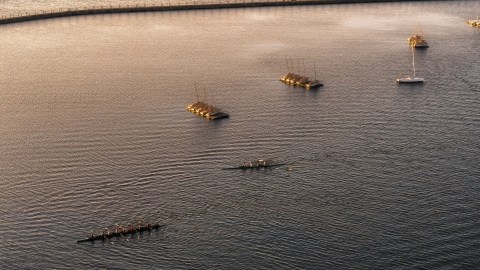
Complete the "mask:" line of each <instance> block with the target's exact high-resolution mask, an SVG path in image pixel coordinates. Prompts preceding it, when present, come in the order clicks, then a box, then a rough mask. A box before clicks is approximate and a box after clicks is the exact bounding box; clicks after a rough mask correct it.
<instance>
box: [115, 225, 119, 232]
mask: <svg viewBox="0 0 480 270" xmlns="http://www.w3.org/2000/svg"><path fill="white" fill-rule="evenodd" d="M115 233H116V234H118V233H119V229H118V225H117V224H115Z"/></svg>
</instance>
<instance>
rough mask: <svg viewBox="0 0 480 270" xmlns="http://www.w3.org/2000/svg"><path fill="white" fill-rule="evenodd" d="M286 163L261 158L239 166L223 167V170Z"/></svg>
mask: <svg viewBox="0 0 480 270" xmlns="http://www.w3.org/2000/svg"><path fill="white" fill-rule="evenodd" d="M282 165H285V164H284V163H273V161H272V160H266V159H259V160H256V161H254V162H244V163H242V165H240V166H237V167H229V168H222V170H239V169H243V170H245V169H259V168H268V167H276V166H282Z"/></svg>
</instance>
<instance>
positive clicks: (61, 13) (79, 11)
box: [0, 0, 436, 24]
mask: <svg viewBox="0 0 480 270" xmlns="http://www.w3.org/2000/svg"><path fill="white" fill-rule="evenodd" d="M415 1H436V0H225V1H222V0H213V1H203V0H198V1H196V0H194V1H190V2H188V1H187V2H174V3H170V2H163V3H161V4H156V5H151V4H150V5H147V4H143V5H141V4H136V5H126V6H121V5H119V6H94V7H83V8H67V9H52V10H42V11H35V12H22V13H18V14H9V15H2V16H0V24H9V23H18V22H26V21H34V20H43V19H51V18H60V17H69V16H82V15H94V14H112V13H129V12H149V11H180V10H199V9H226V8H249V7H271V6H293V5H321V4H354V3H382V2H415Z"/></svg>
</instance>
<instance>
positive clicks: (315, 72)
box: [313, 61, 317, 81]
mask: <svg viewBox="0 0 480 270" xmlns="http://www.w3.org/2000/svg"><path fill="white" fill-rule="evenodd" d="M313 73H314V74H315V77H314V79H313V80H314V81H316V80H317V67H316V66H315V61H313Z"/></svg>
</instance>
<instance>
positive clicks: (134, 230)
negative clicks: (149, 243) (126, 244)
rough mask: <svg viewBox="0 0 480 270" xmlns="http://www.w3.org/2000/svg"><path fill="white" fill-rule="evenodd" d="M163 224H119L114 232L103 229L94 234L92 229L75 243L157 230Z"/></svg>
mask: <svg viewBox="0 0 480 270" xmlns="http://www.w3.org/2000/svg"><path fill="white" fill-rule="evenodd" d="M163 226H165V224H162V225H160V224H158V223H155V224H154V225H150V224H146V225H145V226H141V224H140V223H139V225H138V226H137V227H134V226H130V227H129V228H122V229H120V228H119V226H118V225H117V226H116V229H115V232H111V231H109V230H108V229H107V230H106V232H105V230H103V231H102V233H101V234H99V235H94V234H93V231H92V233H91V234H90V236H89V237H88V238H86V239H81V240H78V241H77V243H82V242H93V241H95V240H105V239H110V238H112V237H118V236H122V237H125V235H128V234H133V233H139V232H143V231H151V230H157V229H158V228H160V227H163Z"/></svg>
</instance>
